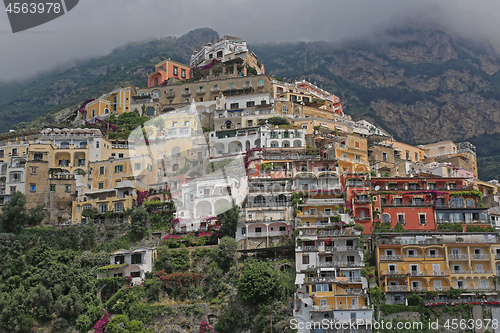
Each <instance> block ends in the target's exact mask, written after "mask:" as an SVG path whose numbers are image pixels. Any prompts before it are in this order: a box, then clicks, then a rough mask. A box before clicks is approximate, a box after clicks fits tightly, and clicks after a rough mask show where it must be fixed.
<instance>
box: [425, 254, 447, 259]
mask: <svg viewBox="0 0 500 333" xmlns="http://www.w3.org/2000/svg"><path fill="white" fill-rule="evenodd" d="M425 257H426V258H428V259H438V258H444V254H427V255H426V256H425Z"/></svg>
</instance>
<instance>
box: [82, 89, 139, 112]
mask: <svg viewBox="0 0 500 333" xmlns="http://www.w3.org/2000/svg"><path fill="white" fill-rule="evenodd" d="M133 94H134V91H133V88H132V87H126V88H120V89H116V90H114V91H112V92H110V93H109V94H106V95H103V96H101V97H100V98H98V99H96V100H93V101H91V102H89V103H87V104H86V105H85V108H84V109H85V112H84V113H83V114H82V115H81V119H83V120H89V119H93V118H95V117H99V116H106V115H109V114H112V113H114V114H123V113H127V112H129V111H130V100H131V98H132V95H133Z"/></svg>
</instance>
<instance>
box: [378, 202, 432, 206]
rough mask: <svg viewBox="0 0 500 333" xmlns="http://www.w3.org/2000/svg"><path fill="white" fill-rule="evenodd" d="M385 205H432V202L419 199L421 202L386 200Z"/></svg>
mask: <svg viewBox="0 0 500 333" xmlns="http://www.w3.org/2000/svg"><path fill="white" fill-rule="evenodd" d="M383 206H385V207H432V202H430V201H419V202H402V201H393V202H386V203H385V204H383Z"/></svg>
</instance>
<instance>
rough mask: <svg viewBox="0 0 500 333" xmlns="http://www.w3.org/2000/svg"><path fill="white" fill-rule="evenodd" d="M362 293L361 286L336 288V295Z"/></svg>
mask: <svg viewBox="0 0 500 333" xmlns="http://www.w3.org/2000/svg"><path fill="white" fill-rule="evenodd" d="M362 293H363V289H361V288H347V289H340V288H337V289H336V290H335V296H337V295H361V294H362Z"/></svg>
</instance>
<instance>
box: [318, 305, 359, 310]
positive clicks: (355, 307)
mask: <svg viewBox="0 0 500 333" xmlns="http://www.w3.org/2000/svg"><path fill="white" fill-rule="evenodd" d="M360 308H361V307H360V306H359V305H358V304H354V305H353V304H335V305H321V306H319V305H313V309H312V311H332V310H359V309H360Z"/></svg>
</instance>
